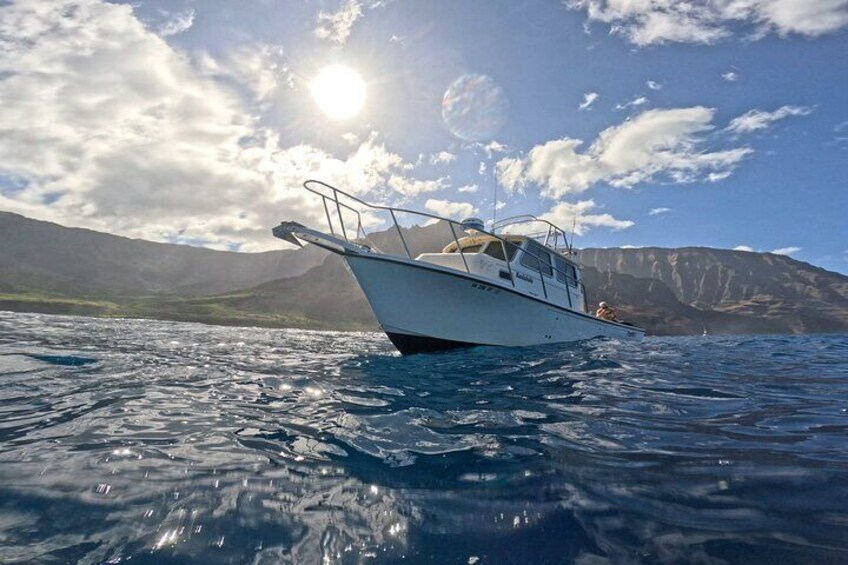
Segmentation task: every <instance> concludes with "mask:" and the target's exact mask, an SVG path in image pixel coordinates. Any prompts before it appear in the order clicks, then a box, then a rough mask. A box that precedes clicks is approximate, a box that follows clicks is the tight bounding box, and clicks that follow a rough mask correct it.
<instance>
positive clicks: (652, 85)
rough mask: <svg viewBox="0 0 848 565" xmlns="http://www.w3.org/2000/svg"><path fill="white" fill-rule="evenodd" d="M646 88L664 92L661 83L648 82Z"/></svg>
mask: <svg viewBox="0 0 848 565" xmlns="http://www.w3.org/2000/svg"><path fill="white" fill-rule="evenodd" d="M645 86H647V87H648V88H650V89H651V90H662V87H663V85H662V83H659V82H657V81H654V80H649V81H647V82H646V83H645Z"/></svg>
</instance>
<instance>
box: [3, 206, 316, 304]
mask: <svg viewBox="0 0 848 565" xmlns="http://www.w3.org/2000/svg"><path fill="white" fill-rule="evenodd" d="M269 237H270V236H269ZM323 260H324V254H323V253H322V252H321V251H320V250H318V249H306V250H303V251H294V250H280V251H269V252H266V253H234V252H229V251H215V250H212V249H204V248H200V247H191V246H188V245H175V244H168V243H154V242H150V241H144V240H140V239H128V238H125V237H119V236H115V235H111V234H106V233H100V232H96V231H91V230H86V229H78V228H66V227H63V226H60V225H57V224H53V223H49V222H42V221H38V220H32V219H29V218H25V217H23V216H19V215H17V214H11V213H8V212H0V293H7V294H8V293H34V292H42V293H50V294H57V295H65V296H99V297H102V296H104V295H105V296H121V295H145V294H176V295H182V296H198V295H210V294H220V293H222V292H228V291H231V290H237V289H242V288H248V287H252V286H256V285H258V284H262V283H263V282H266V281H270V280H275V279H279V278H281V277H289V276H295V275H299V274H302V273H304V272H306V271H307V270H308V269H310V268H311V267H313V266H315V265H318V264H320V263H321V262H322V261H323Z"/></svg>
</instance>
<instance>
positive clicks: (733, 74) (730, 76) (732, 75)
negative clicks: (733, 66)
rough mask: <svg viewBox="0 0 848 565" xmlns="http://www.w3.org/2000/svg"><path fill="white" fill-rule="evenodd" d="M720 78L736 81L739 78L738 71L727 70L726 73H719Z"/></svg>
mask: <svg viewBox="0 0 848 565" xmlns="http://www.w3.org/2000/svg"><path fill="white" fill-rule="evenodd" d="M721 78H722V79H724V80H726V81H727V82H736V81H737V80H739V73H737V72H735V71H727V72H726V73H722V74H721Z"/></svg>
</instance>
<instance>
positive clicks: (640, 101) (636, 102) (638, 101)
mask: <svg viewBox="0 0 848 565" xmlns="http://www.w3.org/2000/svg"><path fill="white" fill-rule="evenodd" d="M647 103H648V99H647V98H645V97H644V96H637V97H635V98H634V99H633V100H631V101H629V102H625V103H624V104H616V105H615V109H616V110H626V109H627V108H638V107H639V106H644V105H645V104H647Z"/></svg>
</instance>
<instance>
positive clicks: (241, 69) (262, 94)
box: [197, 43, 294, 102]
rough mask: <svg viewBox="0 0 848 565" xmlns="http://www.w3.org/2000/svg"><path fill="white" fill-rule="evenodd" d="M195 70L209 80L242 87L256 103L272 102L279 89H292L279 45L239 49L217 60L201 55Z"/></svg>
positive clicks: (288, 70) (261, 44) (259, 45)
mask: <svg viewBox="0 0 848 565" xmlns="http://www.w3.org/2000/svg"><path fill="white" fill-rule="evenodd" d="M197 66H198V67H199V69H200V70H202V71H203V73H204V74H206V75H207V76H209V77H211V78H215V79H218V80H231V81H234V82H235V83H237V84H238V85H239V86H242V87H245V88H246V89H247V90H248V91H249V92H250V93H251V95H252V97H253V99H254V100H256V101H257V102H268V101H270V100H272V99H273V98H274V96H275V95H277V94H279V89H280V87H281V86H285V87H286V88H287V89H292V88H294V73H292V72H291V69H290V68H289V64H288V60H287V58H286V56H285V53H284V51H283V48H282V47H281V46H279V45H272V44H268V43H257V44H250V45H240V46H238V47H235V48H234V49H233V50H232V51H230V52H229V53H228V54H227V55H225V56H224V57H223V58H221V59H214V58H212V57H211V56H209V55H208V54H205V53H202V54H200V55H199V56H197Z"/></svg>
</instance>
